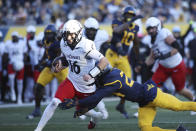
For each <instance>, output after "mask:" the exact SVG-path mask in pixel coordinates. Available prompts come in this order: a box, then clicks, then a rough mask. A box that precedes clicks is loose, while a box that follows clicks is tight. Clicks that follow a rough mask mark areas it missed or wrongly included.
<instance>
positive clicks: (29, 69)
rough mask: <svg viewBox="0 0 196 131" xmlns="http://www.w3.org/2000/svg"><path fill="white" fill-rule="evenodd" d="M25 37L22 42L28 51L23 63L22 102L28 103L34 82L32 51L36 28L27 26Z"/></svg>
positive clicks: (34, 43) (34, 44)
mask: <svg viewBox="0 0 196 131" xmlns="http://www.w3.org/2000/svg"><path fill="white" fill-rule="evenodd" d="M26 32H27V35H26V37H25V38H24V41H25V42H26V46H27V49H28V52H27V59H26V61H25V81H26V85H25V87H26V88H25V93H24V100H25V102H29V101H30V100H31V99H32V93H33V92H32V90H33V86H34V80H33V66H32V65H33V61H34V58H35V57H34V55H33V51H32V49H33V48H34V46H36V37H35V33H36V28H35V26H33V25H29V26H28V27H27V29H26Z"/></svg>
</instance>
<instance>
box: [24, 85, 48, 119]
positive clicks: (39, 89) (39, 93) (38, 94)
mask: <svg viewBox="0 0 196 131" xmlns="http://www.w3.org/2000/svg"><path fill="white" fill-rule="evenodd" d="M43 94H44V86H42V85H41V84H39V83H36V85H35V109H34V110H33V112H32V113H31V114H29V115H28V116H27V117H26V118H27V119H33V118H35V117H39V116H41V109H40V103H41V100H42V98H43Z"/></svg>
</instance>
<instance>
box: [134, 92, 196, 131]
mask: <svg viewBox="0 0 196 131" xmlns="http://www.w3.org/2000/svg"><path fill="white" fill-rule="evenodd" d="M156 107H160V108H163V109H169V110H173V111H196V102H191V101H184V102H183V101H180V100H179V99H177V98H176V97H175V96H173V95H170V94H167V93H164V92H162V91H161V90H160V89H158V90H157V97H156V98H155V99H154V101H153V102H150V103H149V104H148V105H146V106H144V107H140V108H139V109H138V113H139V116H138V120H139V127H140V128H141V131H176V129H173V130H172V129H161V128H159V127H152V123H153V121H154V118H155V116H156Z"/></svg>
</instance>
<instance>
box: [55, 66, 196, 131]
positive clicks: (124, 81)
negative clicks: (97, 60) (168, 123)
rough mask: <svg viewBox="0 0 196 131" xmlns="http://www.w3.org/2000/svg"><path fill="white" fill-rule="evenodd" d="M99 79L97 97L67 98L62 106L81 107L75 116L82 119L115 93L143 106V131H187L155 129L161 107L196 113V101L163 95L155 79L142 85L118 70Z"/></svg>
mask: <svg viewBox="0 0 196 131" xmlns="http://www.w3.org/2000/svg"><path fill="white" fill-rule="evenodd" d="M97 79H99V82H100V83H102V85H103V86H102V87H101V88H100V89H98V90H97V91H96V92H95V94H94V95H91V96H88V97H87V98H84V99H81V100H72V99H65V100H64V102H63V103H60V104H59V107H60V108H61V109H69V108H71V107H73V106H76V105H77V106H80V107H81V109H80V110H77V111H76V112H75V113H74V115H75V116H80V115H81V114H83V113H85V112H86V111H88V110H90V109H93V108H94V107H95V106H96V105H97V103H99V101H100V100H102V98H104V97H106V96H110V95H112V94H113V93H120V94H121V95H123V96H124V98H125V99H126V100H128V101H132V102H137V103H138V104H139V109H138V112H139V117H138V120H139V123H138V124H139V127H140V129H141V131H187V130H186V129H184V127H182V126H179V127H178V129H177V130H174V129H173V130H172V129H162V128H160V127H157V126H152V123H153V121H154V118H155V116H156V108H157V107H160V108H164V109H168V110H173V111H191V110H192V111H196V102H191V101H189V102H188V101H185V102H183V101H180V100H179V99H177V98H176V97H175V96H173V95H170V94H167V93H164V92H162V91H161V90H160V89H159V88H158V87H157V85H156V84H155V83H154V82H153V81H152V80H149V81H147V82H146V83H144V84H140V83H138V82H136V81H133V80H131V79H129V78H128V77H127V76H126V75H125V74H124V73H123V72H122V71H120V70H118V69H116V68H113V69H107V70H105V72H104V73H103V74H100V75H99V77H98V78H97Z"/></svg>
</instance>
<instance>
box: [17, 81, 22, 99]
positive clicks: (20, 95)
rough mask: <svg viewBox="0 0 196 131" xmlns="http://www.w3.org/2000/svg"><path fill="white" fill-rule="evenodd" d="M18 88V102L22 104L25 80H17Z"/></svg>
mask: <svg viewBox="0 0 196 131" xmlns="http://www.w3.org/2000/svg"><path fill="white" fill-rule="evenodd" d="M17 88H18V101H21V102H22V89H23V80H17Z"/></svg>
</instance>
